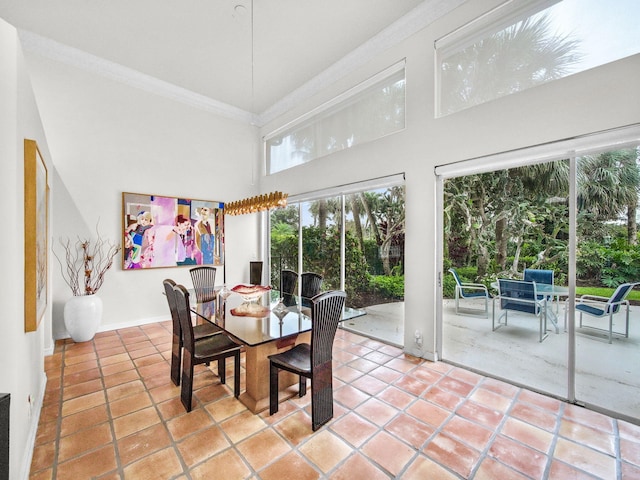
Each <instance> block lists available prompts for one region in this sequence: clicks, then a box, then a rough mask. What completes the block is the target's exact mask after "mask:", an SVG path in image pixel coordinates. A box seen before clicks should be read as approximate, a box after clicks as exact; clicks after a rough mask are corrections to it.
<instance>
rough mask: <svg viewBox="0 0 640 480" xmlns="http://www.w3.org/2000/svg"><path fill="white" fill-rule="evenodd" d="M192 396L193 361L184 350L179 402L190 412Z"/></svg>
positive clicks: (189, 354)
mask: <svg viewBox="0 0 640 480" xmlns="http://www.w3.org/2000/svg"><path fill="white" fill-rule="evenodd" d="M192 396H193V359H192V358H191V353H189V351H187V350H186V349H185V351H184V358H183V359H182V388H181V389H180V400H181V401H182V405H184V408H185V409H186V410H187V412H190V411H191V401H192Z"/></svg>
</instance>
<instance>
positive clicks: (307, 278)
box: [301, 272, 323, 298]
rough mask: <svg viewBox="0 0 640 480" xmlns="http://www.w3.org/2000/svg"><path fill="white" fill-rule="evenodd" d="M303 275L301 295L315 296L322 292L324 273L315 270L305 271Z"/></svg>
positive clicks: (304, 296) (305, 296) (306, 296)
mask: <svg viewBox="0 0 640 480" xmlns="http://www.w3.org/2000/svg"><path fill="white" fill-rule="evenodd" d="M301 277H302V292H301V295H302V297H303V298H313V297H315V296H316V295H318V294H319V293H320V288H321V287H322V278H323V277H322V275H320V274H319V273H315V272H304V273H303V274H302V275H301Z"/></svg>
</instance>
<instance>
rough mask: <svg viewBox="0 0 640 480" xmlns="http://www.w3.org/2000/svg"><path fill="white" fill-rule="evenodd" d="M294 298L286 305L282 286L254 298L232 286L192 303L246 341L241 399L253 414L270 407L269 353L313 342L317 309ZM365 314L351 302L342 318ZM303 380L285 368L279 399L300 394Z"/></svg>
mask: <svg viewBox="0 0 640 480" xmlns="http://www.w3.org/2000/svg"><path fill="white" fill-rule="evenodd" d="M193 298H195V297H193ZM293 300H294V301H293V305H289V306H285V305H284V303H282V301H281V298H280V294H279V292H278V291H277V290H268V291H265V292H264V293H262V294H261V295H260V296H258V297H257V298H254V299H252V300H251V301H247V300H246V299H245V298H243V297H242V296H241V295H239V294H237V293H233V292H229V291H227V292H219V293H218V294H217V295H216V299H215V300H212V301H209V302H202V303H198V302H196V303H192V304H191V310H192V311H193V313H195V314H196V315H197V318H198V319H200V320H201V321H207V322H211V323H213V324H215V325H217V326H218V327H220V328H221V329H222V330H223V331H224V332H225V333H226V334H228V335H229V336H231V337H232V338H234V339H235V340H236V341H238V342H239V343H241V344H242V345H244V348H245V390H244V391H243V392H242V393H241V394H240V396H239V397H238V398H239V400H240V401H241V402H242V403H243V404H244V405H245V406H246V407H247V408H248V409H249V410H250V411H252V412H253V413H260V412H261V411H263V410H266V409H267V408H269V358H268V357H269V355H273V354H276V353H281V352H283V351H285V350H289V349H290V348H292V347H293V346H294V345H297V344H299V343H310V342H311V326H312V322H311V310H310V308H309V307H307V306H305V305H310V303H309V301H308V300H309V299H304V298H302V297H298V296H294V297H293ZM287 303H288V304H290V303H292V302H287ZM365 314H366V312H365V311H364V310H360V309H355V308H350V307H345V308H344V311H343V314H342V318H341V321H345V320H350V319H353V318H356V317H359V316H362V315H365ZM298 384H299V382H298V377H297V376H296V375H294V374H291V373H289V372H282V373H281V374H280V375H279V392H280V394H279V401H281V402H282V401H284V400H286V399H288V398H291V397H293V396H294V395H297V394H298Z"/></svg>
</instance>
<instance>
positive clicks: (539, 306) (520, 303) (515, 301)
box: [492, 279, 548, 342]
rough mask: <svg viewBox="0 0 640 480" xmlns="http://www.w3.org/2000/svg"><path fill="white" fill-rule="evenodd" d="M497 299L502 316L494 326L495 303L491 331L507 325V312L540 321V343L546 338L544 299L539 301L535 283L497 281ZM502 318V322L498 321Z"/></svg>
mask: <svg viewBox="0 0 640 480" xmlns="http://www.w3.org/2000/svg"><path fill="white" fill-rule="evenodd" d="M498 290H499V293H498V297H497V300H499V302H500V308H501V309H502V314H500V316H499V317H498V323H497V324H496V309H495V303H494V308H493V316H492V327H493V331H496V330H497V329H498V328H500V327H503V326H505V325H507V321H508V316H509V311H510V310H511V311H516V312H520V313H525V314H530V315H534V316H536V317H538V318H539V320H540V342H542V341H543V340H544V339H545V338H547V335H548V334H547V312H546V302H547V300H546V299H545V298H542V299H539V298H538V293H537V291H536V284H535V282H525V281H524V280H505V279H501V280H498ZM502 318H504V322H503V323H501V322H500V320H501V319H502Z"/></svg>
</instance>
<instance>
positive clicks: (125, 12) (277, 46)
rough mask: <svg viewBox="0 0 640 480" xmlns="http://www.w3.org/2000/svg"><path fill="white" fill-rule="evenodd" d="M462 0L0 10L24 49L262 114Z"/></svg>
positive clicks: (140, 0) (97, 3)
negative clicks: (157, 82) (142, 78)
mask: <svg viewBox="0 0 640 480" xmlns="http://www.w3.org/2000/svg"><path fill="white" fill-rule="evenodd" d="M459 3H462V2H461V0H206V1H205V0H187V1H175V0H173V1H168V0H134V1H131V0H108V1H107V0H65V1H64V2H57V1H51V0H0V17H1V18H3V19H4V20H6V21H7V22H9V23H10V24H12V25H14V26H15V27H16V28H17V29H18V30H19V31H20V35H21V39H22V40H23V44H26V47H25V48H26V49H27V50H36V51H37V53H41V54H47V55H49V56H52V57H54V58H55V57H56V56H57V57H61V56H62V57H64V56H65V55H66V56H67V57H69V56H71V57H74V58H75V59H76V60H75V61H76V62H80V63H82V62H84V64H85V65H87V64H96V62H98V63H100V62H102V63H100V64H101V65H102V66H101V67H100V68H119V69H121V70H122V69H123V67H125V68H124V70H126V71H128V72H129V73H133V74H140V73H141V74H144V76H145V77H147V76H148V77H152V78H153V79H158V80H161V81H163V82H167V83H168V84H170V85H171V86H175V87H179V88H181V89H186V91H188V92H189V93H190V94H196V95H197V96H204V97H206V98H207V99H211V100H213V101H215V102H221V103H222V104H224V105H225V106H226V105H229V106H231V107H235V108H238V109H240V110H242V111H245V112H253V113H256V114H260V113H264V112H265V111H268V110H269V109H273V107H274V105H276V104H277V103H278V102H281V101H282V100H283V99H284V98H285V97H287V96H288V95H289V96H290V94H291V93H292V92H295V91H296V90H299V89H301V88H303V87H304V86H305V85H307V86H308V85H309V82H310V81H311V80H312V79H314V78H317V77H318V75H321V74H324V76H325V77H327V75H326V72H327V71H332V69H333V72H334V74H333V76H334V77H335V76H336V75H335V73H336V72H337V71H340V68H338V67H340V61H341V60H342V61H343V62H344V59H345V57H347V56H349V55H351V56H352V57H353V55H354V51H355V52H360V53H361V54H362V52H363V51H365V52H366V50H367V49H366V48H365V46H367V45H371V44H372V43H375V44H376V45H377V48H379V49H380V48H384V47H385V45H384V43H385V42H386V43H390V42H393V41H398V38H399V37H401V36H402V32H406V33H407V34H411V33H413V31H411V29H413V30H414V31H415V30H416V29H417V28H420V27H421V26H424V25H421V24H419V22H416V18H419V17H420V18H423V23H425V22H429V21H432V20H433V19H434V18H435V17H437V16H440V15H441V14H442V13H445V12H446V11H448V10H450V9H451V8H452V7H454V6H456V5H457V4H459ZM429 17H431V18H429ZM390 26H391V27H390ZM388 27H390V28H388ZM374 37H375V38H376V42H371V41H370V40H371V39H372V38H374ZM380 39H382V41H381V40H380ZM400 39H401V38H400ZM387 46H388V45H387ZM68 47H72V48H68ZM76 49H77V50H76ZM61 52H62V53H61ZM81 57H86V58H84V59H80V60H79V58H81ZM96 57H97V58H96ZM351 63H353V62H351ZM105 65H106V66H105ZM120 74H122V71H120ZM325 81H326V79H325ZM316 83H317V82H316Z"/></svg>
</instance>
